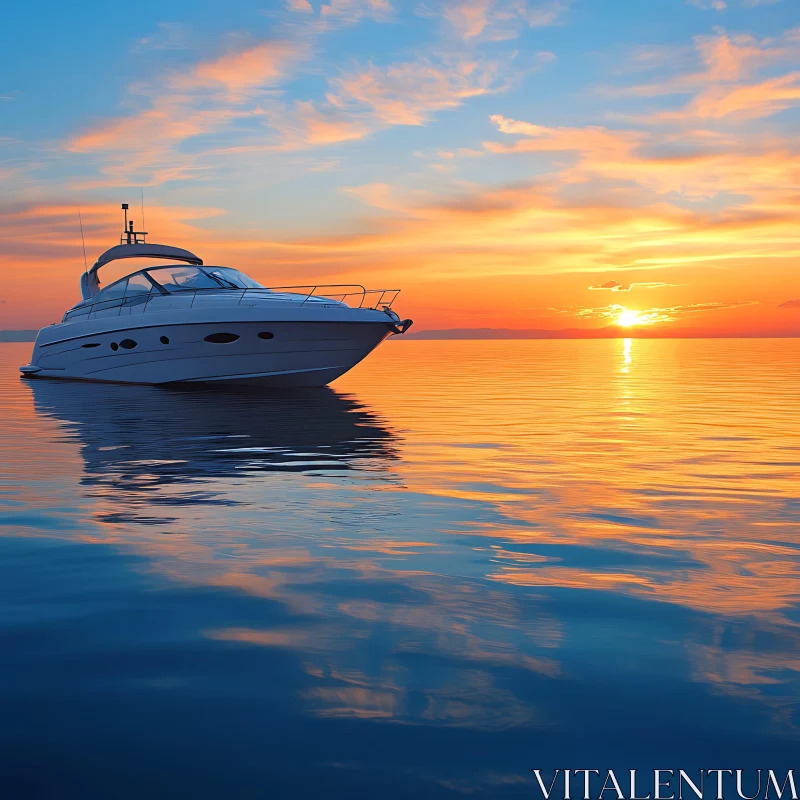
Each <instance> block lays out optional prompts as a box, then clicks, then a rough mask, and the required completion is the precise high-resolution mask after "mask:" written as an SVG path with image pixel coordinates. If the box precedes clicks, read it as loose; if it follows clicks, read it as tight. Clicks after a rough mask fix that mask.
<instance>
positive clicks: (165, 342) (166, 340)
mask: <svg viewBox="0 0 800 800" xmlns="http://www.w3.org/2000/svg"><path fill="white" fill-rule="evenodd" d="M158 341H159V342H161V344H169V336H162V337H161V338H160V339H159V340H158Z"/></svg>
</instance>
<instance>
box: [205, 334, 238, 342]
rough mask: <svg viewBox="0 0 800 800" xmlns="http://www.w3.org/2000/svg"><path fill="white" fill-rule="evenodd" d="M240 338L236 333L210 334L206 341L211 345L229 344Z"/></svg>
mask: <svg viewBox="0 0 800 800" xmlns="http://www.w3.org/2000/svg"><path fill="white" fill-rule="evenodd" d="M238 338H239V337H238V336H237V335H236V334H235V333H209V334H208V336H206V341H207V342H211V344H229V343H230V342H235V341H236V340H237V339H238Z"/></svg>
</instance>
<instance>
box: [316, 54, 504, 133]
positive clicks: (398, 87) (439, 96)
mask: <svg viewBox="0 0 800 800" xmlns="http://www.w3.org/2000/svg"><path fill="white" fill-rule="evenodd" d="M499 75H500V69H499V64H498V63H497V62H492V61H479V60H475V59H464V58H458V57H447V56H445V57H444V58H442V59H440V60H438V61H432V60H431V59H428V58H420V59H418V60H416V61H412V62H406V63H400V64H391V65H389V66H388V67H376V66H375V65H373V64H369V65H368V66H366V67H364V68H362V69H359V70H356V71H354V72H351V73H348V74H345V75H341V76H339V77H337V78H334V79H332V80H331V82H330V85H331V91H330V92H329V93H328V94H327V100H328V102H329V103H330V104H331V105H332V106H333V107H334V108H337V109H341V110H346V109H351V110H355V111H357V112H358V111H364V112H366V113H368V114H369V115H370V116H372V117H374V118H375V119H376V120H378V121H380V122H381V123H384V124H386V125H423V124H424V123H425V122H427V121H428V120H429V119H430V117H431V115H432V114H433V113H434V112H437V111H444V110H447V109H454V108H458V107H459V106H460V105H462V104H463V103H464V101H465V100H467V99H469V98H471V97H477V96H480V95H485V94H489V93H491V92H497V91H499V90H501V89H502V88H503V84H502V83H501V82H500V81H499Z"/></svg>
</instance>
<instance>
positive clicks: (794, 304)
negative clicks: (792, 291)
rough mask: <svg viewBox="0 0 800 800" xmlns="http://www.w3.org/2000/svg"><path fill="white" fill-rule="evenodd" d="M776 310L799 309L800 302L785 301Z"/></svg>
mask: <svg viewBox="0 0 800 800" xmlns="http://www.w3.org/2000/svg"><path fill="white" fill-rule="evenodd" d="M778 308H800V300H787V301H786V302H785V303H781V304H780V305H779V306H778Z"/></svg>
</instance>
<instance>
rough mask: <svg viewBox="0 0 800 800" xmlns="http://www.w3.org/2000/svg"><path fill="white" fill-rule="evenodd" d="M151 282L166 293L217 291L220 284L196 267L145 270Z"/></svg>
mask: <svg viewBox="0 0 800 800" xmlns="http://www.w3.org/2000/svg"><path fill="white" fill-rule="evenodd" d="M147 274H148V275H150V276H151V277H152V278H153V280H154V281H155V282H156V283H158V284H159V285H161V286H163V287H164V288H165V289H166V290H167V291H168V292H175V291H180V290H182V289H219V288H220V282H219V281H218V280H216V279H214V278H212V277H211V276H210V275H206V273H205V272H203V270H201V269H199V268H198V267H181V266H172V267H158V268H157V269H149V270H147Z"/></svg>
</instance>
